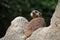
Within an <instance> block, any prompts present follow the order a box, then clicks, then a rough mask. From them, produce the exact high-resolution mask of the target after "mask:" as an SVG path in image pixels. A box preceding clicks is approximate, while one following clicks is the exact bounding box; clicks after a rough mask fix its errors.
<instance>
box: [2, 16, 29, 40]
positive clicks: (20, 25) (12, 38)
mask: <svg viewBox="0 0 60 40" xmlns="http://www.w3.org/2000/svg"><path fill="white" fill-rule="evenodd" d="M27 23H28V20H27V19H26V18H24V17H16V18H15V19H14V20H13V21H12V22H11V25H10V27H9V28H8V30H7V32H6V35H5V36H4V37H3V40H22V36H23V35H24V30H25V28H26V25H27Z"/></svg>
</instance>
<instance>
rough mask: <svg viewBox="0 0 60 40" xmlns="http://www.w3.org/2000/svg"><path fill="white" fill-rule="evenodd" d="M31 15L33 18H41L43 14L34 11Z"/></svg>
mask: <svg viewBox="0 0 60 40" xmlns="http://www.w3.org/2000/svg"><path fill="white" fill-rule="evenodd" d="M30 15H31V17H32V18H37V17H40V16H41V13H40V12H39V11H37V10H33V11H32V12H31V14H30Z"/></svg>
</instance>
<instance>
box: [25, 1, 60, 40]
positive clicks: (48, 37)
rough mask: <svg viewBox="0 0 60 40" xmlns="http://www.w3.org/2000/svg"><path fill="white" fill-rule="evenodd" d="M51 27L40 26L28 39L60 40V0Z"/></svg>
mask: <svg viewBox="0 0 60 40" xmlns="http://www.w3.org/2000/svg"><path fill="white" fill-rule="evenodd" d="M58 2H59V3H58V5H57V7H56V11H55V13H54V14H53V16H52V18H51V24H50V26H49V27H44V28H42V29H41V28H39V29H38V30H36V31H35V32H33V34H32V35H31V36H30V37H29V38H27V39H26V40H60V0H59V1H58Z"/></svg>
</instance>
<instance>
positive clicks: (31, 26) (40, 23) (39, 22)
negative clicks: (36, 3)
mask: <svg viewBox="0 0 60 40" xmlns="http://www.w3.org/2000/svg"><path fill="white" fill-rule="evenodd" d="M30 15H31V17H32V18H33V19H32V20H31V21H30V22H29V23H28V24H27V28H26V31H25V38H24V40H26V39H27V38H28V37H30V36H31V34H32V33H33V32H34V31H35V30H37V29H38V28H40V27H45V26H46V23H45V20H44V18H43V17H42V14H41V13H40V12H39V11H37V10H33V11H32V12H31V13H30Z"/></svg>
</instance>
